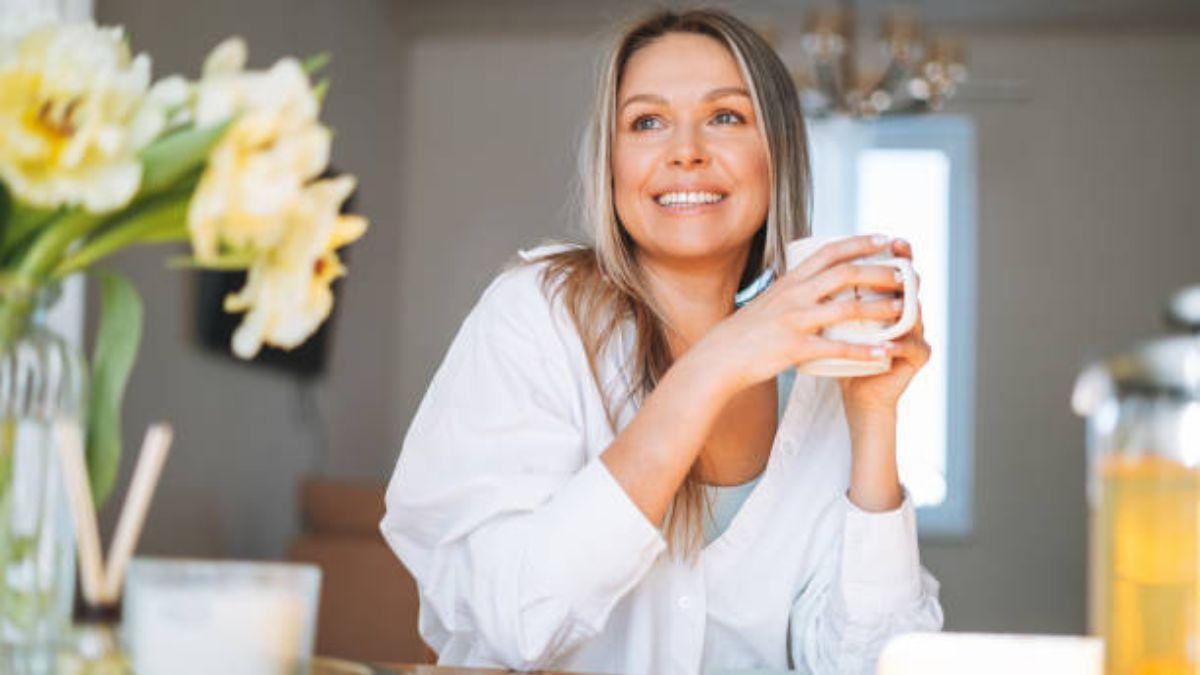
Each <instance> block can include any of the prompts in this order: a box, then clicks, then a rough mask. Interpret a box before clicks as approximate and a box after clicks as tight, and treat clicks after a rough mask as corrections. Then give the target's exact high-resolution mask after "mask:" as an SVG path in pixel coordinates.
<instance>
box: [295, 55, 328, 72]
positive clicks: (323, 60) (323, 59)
mask: <svg viewBox="0 0 1200 675" xmlns="http://www.w3.org/2000/svg"><path fill="white" fill-rule="evenodd" d="M332 60H333V56H332V55H331V54H330V53H329V52H320V53H317V54H313V55H312V56H310V57H308V58H306V59H304V61H303V62H301V64H300V66H301V67H302V68H304V72H305V73H307V74H308V75H310V76H312V75H315V74H316V73H317V71H319V70H321V69H322V68H324V67H325V66H327V65H329V62H330V61H332Z"/></svg>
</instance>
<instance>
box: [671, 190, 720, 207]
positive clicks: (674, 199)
mask: <svg viewBox="0 0 1200 675" xmlns="http://www.w3.org/2000/svg"><path fill="white" fill-rule="evenodd" d="M722 199H725V195H722V194H717V193H716V192H667V193H665V194H661V195H659V196H658V197H656V198H655V201H657V202H658V203H659V204H661V205H663V206H671V205H673V204H716V203H717V202H719V201H721V200H722Z"/></svg>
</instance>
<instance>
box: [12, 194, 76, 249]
mask: <svg viewBox="0 0 1200 675" xmlns="http://www.w3.org/2000/svg"><path fill="white" fill-rule="evenodd" d="M65 211H66V209H35V208H31V207H29V206H26V205H24V204H21V203H20V202H13V203H12V205H11V209H10V211H9V213H8V221H7V222H5V221H4V219H3V218H0V222H4V223H5V224H4V234H3V236H0V251H3V252H4V254H5V255H7V254H8V253H9V252H10V251H12V249H13V248H14V247H15V246H17V245H18V244H21V243H24V242H27V241H28V240H29V239H30V237H31V235H33V234H34V233H35V232H37V231H38V230H40V229H42V228H43V227H45V226H46V224H47V223H49V222H50V221H51V220H54V218H55V217H56V216H59V215H61V214H62V213H63V212H65Z"/></svg>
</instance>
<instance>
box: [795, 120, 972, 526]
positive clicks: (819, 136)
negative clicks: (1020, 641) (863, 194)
mask: <svg viewBox="0 0 1200 675" xmlns="http://www.w3.org/2000/svg"><path fill="white" fill-rule="evenodd" d="M809 129H810V143H814V142H815V145H819V146H820V147H819V148H815V149H816V150H817V151H818V152H819V153H820V156H821V165H819V166H814V177H813V180H814V193H815V194H816V195H818V196H819V198H817V199H814V204H813V206H814V213H813V217H814V221H813V222H814V223H818V224H819V223H823V222H824V223H830V222H833V223H840V224H841V227H842V231H843V232H845V233H851V232H854V231H857V229H858V224H859V218H858V213H857V203H856V202H857V199H856V195H857V189H858V186H857V184H856V183H857V166H858V156H859V153H860V152H862V151H863V150H875V149H886V150H939V151H941V152H943V153H944V154H945V156H946V159H947V160H948V163H949V171H950V173H949V204H948V205H947V218H948V223H949V231H948V232H947V237H948V241H947V251H948V255H949V260H948V261H947V262H948V266H947V270H948V279H949V280H950V283H949V287H948V289H947V290H948V294H949V297H948V298H947V305H946V307H947V311H948V312H949V316H948V317H947V324H946V325H947V329H948V331H949V336H948V341H949V345H948V347H947V348H948V350H949V351H948V352H947V353H946V373H947V382H946V405H947V410H946V421H947V429H946V457H945V461H946V464H945V466H946V498H945V500H944V501H943V502H942V503H941V504H937V505H933V506H922V507H919V508H918V514H919V518H918V528H919V533H920V536H921V538H922V539H928V540H939V539H962V538H965V537H967V536H968V535H970V534H971V532H972V529H973V525H974V496H975V489H974V488H975V485H974V463H975V462H974V460H975V390H976V386H975V385H976V358H975V346H976V321H977V312H976V298H977V293H976V278H977V274H976V270H977V266H976V265H977V257H976V251H977V238H976V237H977V228H976V213H977V206H976V198H977V197H976V185H977V176H976V163H975V126H974V123H973V122H972V120H971V119H970V118H969V117H967V116H965V115H946V114H931V115H919V116H905V117H894V118H883V119H878V120H871V121H856V120H847V119H826V120H815V121H809ZM822 183H823V184H822ZM823 202H824V203H823ZM835 227H836V225H835ZM820 233H822V234H832V233H834V232H831V231H829V230H824V229H823V230H821V231H820ZM935 348H936V347H935Z"/></svg>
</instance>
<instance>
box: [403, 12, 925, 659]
mask: <svg viewBox="0 0 1200 675" xmlns="http://www.w3.org/2000/svg"><path fill="white" fill-rule="evenodd" d="M601 85H602V86H601V89H600V92H599V96H598V103H597V107H596V112H595V115H594V119H593V121H592V124H591V127H590V130H589V134H588V138H587V139H586V142H585V145H584V153H583V162H582V163H581V166H582V178H583V180H584V188H585V189H584V193H585V201H586V204H585V207H586V208H585V214H584V219H585V222H586V224H587V225H588V226H589V228H590V230H591V235H592V238H593V241H594V244H593V246H591V247H557V248H544V249H541V250H539V251H536V252H534V253H533V254H527V255H525V256H524V257H525V258H526V262H525V263H524V264H522V265H519V266H517V267H516V268H514V269H511V270H509V271H507V272H505V273H503V274H501V275H500V276H499V277H498V278H497V279H496V280H495V281H494V282H493V283H492V285H491V286H490V287H489V288H488V290H487V291H486V292H485V293H484V294H483V297H482V299H481V300H480V301H479V303H478V305H477V306H476V307H475V308H474V310H473V311H472V312H471V314H470V316H469V317H468V318H467V319H466V321H465V322H464V323H463V326H462V328H461V330H460V332H459V334H458V335H457V337H456V338H455V340H454V342H453V344H452V345H451V346H450V350H449V352H448V353H447V355H446V359H445V362H444V363H443V364H442V366H441V368H440V369H439V370H438V372H437V374H436V376H435V377H434V379H433V382H432V384H431V385H430V387H429V391H428V393H427V394H426V397H425V399H424V401H423V403H422V404H421V406H420V409H419V410H418V412H417V416H416V418H415V419H414V421H413V424H412V426H411V428H410V429H409V432H408V435H407V438H406V439H405V443H404V447H403V450H402V452H401V454H400V459H399V462H398V464H397V467H396V472H395V475H394V477H393V478H392V482H391V485H390V486H389V489H388V494H387V507H388V510H387V516H386V517H385V518H384V520H383V522H382V524H381V527H382V530H383V533H384V536H385V537H386V538H387V540H388V542H389V543H390V544H391V546H392V548H393V549H394V550H395V552H396V554H397V555H398V556H399V557H400V559H401V560H402V561H403V562H404V564H405V565H406V566H407V567H408V568H409V570H410V571H411V572H412V573H413V575H414V576H415V577H416V579H417V582H418V585H419V586H420V590H421V621H420V628H421V634H422V636H423V637H424V638H425V640H426V641H427V642H428V643H429V644H430V645H431V646H432V647H433V648H434V649H435V650H436V651H437V652H438V653H439V655H440V662H441V663H444V664H461V665H493V666H496V665H498V666H505V667H509V668H515V669H523V670H532V669H557V670H580V671H590V672H616V673H656V674H661V673H690V672H697V671H700V670H706V669H714V668H729V669H750V668H776V669H778V668H786V667H794V668H796V669H798V670H800V671H804V672H812V673H852V672H863V673H866V672H873V667H874V661H875V659H876V657H877V655H878V652H879V650H880V648H881V647H882V645H883V643H884V641H885V640H886V639H887V638H888V637H890V636H891V635H894V634H896V633H897V632H902V631H909V630H936V629H938V628H940V626H941V620H942V616H941V609H940V607H939V605H938V602H937V583H936V582H935V581H934V580H933V579H932V577H930V576H929V575H928V574H927V573H924V572H923V571H922V569H921V568H920V565H919V563H918V555H917V542H916V533H915V525H914V516H913V507H912V504H911V502H910V501H909V500H908V498H907V497H906V496H905V494H904V492H903V490H902V488H901V486H900V484H899V480H898V478H897V472H896V456H895V432H896V403H897V400H898V398H899V396H900V394H901V392H902V391H903V390H904V389H905V387H906V386H907V385H908V382H909V380H910V379H911V378H912V376H913V375H914V374H915V373H916V372H917V371H918V370H919V369H920V368H921V366H922V365H924V363H925V362H926V360H927V359H928V356H929V347H928V345H926V344H925V342H924V340H923V338H922V332H921V329H920V326H919V325H918V327H917V328H916V329H914V330H913V331H912V332H911V333H910V334H909V335H908V336H907V337H905V338H903V339H901V340H898V341H896V342H895V343H894V344H889V345H887V346H886V347H884V348H883V349H884V350H885V353H888V354H890V355H891V357H892V363H893V366H892V368H891V370H890V371H889V372H887V373H884V374H881V375H877V376H872V377H863V378H855V379H845V380H841V381H835V380H828V379H820V378H814V377H808V376H804V375H800V376H795V377H794V384H793V385H792V386H791V392H790V395H789V396H786V399H785V396H784V394H783V392H781V390H786V389H787V386H788V383H789V382H790V381H792V379H793V378H792V377H785V376H784V375H785V374H787V373H786V372H785V371H788V370H789V369H790V368H791V367H792V366H794V365H795V364H799V363H804V362H806V361H810V360H814V359H821V358H829V357H841V358H855V359H870V358H872V357H874V356H877V355H878V352H876V351H874V349H878V348H871V347H867V346H861V345H849V344H841V343H836V342H832V341H829V340H826V339H823V338H822V337H820V331H821V329H822V327H824V326H826V325H829V324H830V323H835V322H839V321H846V320H855V319H868V318H869V319H885V320H887V319H895V318H896V316H897V314H898V310H897V309H896V307H895V303H894V302H893V301H878V302H846V301H835V300H831V299H830V298H831V297H832V296H834V295H836V294H837V293H838V292H839V291H841V290H843V289H845V288H848V287H850V286H869V287H874V288H878V289H885V290H887V291H890V292H895V291H897V289H898V283H897V282H896V280H895V278H894V271H893V270H891V269H889V268H885V267H882V266H870V265H855V264H850V261H852V260H854V259H856V258H858V257H862V256H864V255H870V254H874V253H877V252H880V251H882V250H884V249H886V248H888V247H891V249H892V251H893V252H894V253H895V254H896V255H902V256H911V251H910V250H909V247H908V245H907V244H905V243H903V242H888V241H885V240H882V239H881V238H878V237H856V238H853V239H849V240H845V241H841V242H838V243H835V244H830V245H827V246H825V247H824V248H822V249H821V250H820V251H819V252H818V253H816V254H814V255H813V256H812V257H810V258H808V259H807V260H806V261H805V262H804V263H803V264H801V265H800V266H798V267H797V268H795V269H794V270H792V271H790V272H787V271H786V269H785V267H784V261H783V254H782V251H783V247H784V244H785V243H786V242H787V241H790V240H792V239H795V238H798V237H801V236H804V235H806V234H807V215H806V208H805V202H806V197H807V177H808V171H807V168H808V167H807V157H806V152H805V147H806V140H805V136H804V124H803V119H802V117H801V113H800V110H799V104H798V100H797V97H796V92H795V90H794V88H793V85H792V83H791V80H790V78H789V76H788V73H787V70H786V68H785V67H784V66H783V64H782V63H781V62H780V60H779V58H778V57H777V56H776V55H775V53H774V52H773V51H772V50H771V48H770V47H769V46H768V45H767V44H766V43H765V42H764V41H763V40H762V39H761V38H760V37H759V36H758V35H756V34H755V33H754V32H753V31H752V30H751V29H749V28H748V27H747V26H745V25H744V24H742V23H741V22H739V21H738V20H736V19H734V18H732V17H731V16H729V15H727V14H724V13H721V12H716V11H689V12H684V13H681V14H676V13H672V12H663V13H659V14H656V15H654V16H652V17H650V18H648V19H646V20H644V21H642V22H641V23H639V24H637V25H636V26H634V27H633V28H631V29H630V30H629V31H627V32H626V33H625V34H624V35H623V36H622V37H621V39H620V40H618V42H617V44H616V45H615V47H614V50H613V52H612V56H611V58H610V59H609V61H608V68H607V72H606V74H605V76H604V77H603V79H602V82H601ZM768 269H770V270H773V271H774V272H775V273H776V275H777V276H778V277H779V281H777V282H776V283H775V284H774V285H772V286H771V287H770V288H768V290H767V291H766V292H765V293H764V294H762V295H761V296H760V297H758V298H757V299H755V300H754V301H753V302H751V303H750V304H748V305H747V306H745V307H744V308H743V309H740V310H737V311H735V305H734V301H733V298H734V295H735V293H736V291H737V290H738V289H739V288H740V287H742V286H744V285H745V284H747V283H748V282H749V281H750V280H751V279H754V278H756V277H757V276H758V275H759V274H760V273H761V272H763V271H765V270H768ZM784 400H786V401H787V404H786V407H784V408H783V410H782V412H781V411H780V403H782V402H783V401H784Z"/></svg>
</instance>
